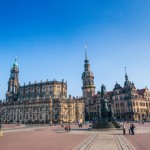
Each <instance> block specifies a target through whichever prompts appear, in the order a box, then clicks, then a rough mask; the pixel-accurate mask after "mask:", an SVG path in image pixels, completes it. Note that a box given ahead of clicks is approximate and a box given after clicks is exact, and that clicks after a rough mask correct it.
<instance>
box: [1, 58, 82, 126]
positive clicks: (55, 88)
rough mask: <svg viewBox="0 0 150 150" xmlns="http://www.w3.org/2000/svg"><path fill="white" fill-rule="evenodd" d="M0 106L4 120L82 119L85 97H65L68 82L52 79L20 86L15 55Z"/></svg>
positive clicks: (50, 121)
mask: <svg viewBox="0 0 150 150" xmlns="http://www.w3.org/2000/svg"><path fill="white" fill-rule="evenodd" d="M0 107H1V109H2V111H3V112H2V120H3V121H4V122H6V123H11V122H22V123H50V124H52V123H65V122H70V123H71V122H76V121H80V122H84V101H83V99H82V98H78V97H76V98H75V97H71V95H69V98H67V82H64V80H62V81H61V82H60V81H56V80H55V79H54V80H53V81H48V80H47V81H46V82H42V81H41V82H40V83H36V82H35V83H33V84H31V83H30V82H29V84H28V85H25V84H24V85H23V86H20V84H19V67H18V63H17V60H16V59H15V62H14V64H13V66H12V68H11V72H10V78H9V81H8V91H7V93H6V101H5V102H3V103H1V105H0Z"/></svg>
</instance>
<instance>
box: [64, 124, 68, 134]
mask: <svg viewBox="0 0 150 150" xmlns="http://www.w3.org/2000/svg"><path fill="white" fill-rule="evenodd" d="M65 132H68V125H67V124H66V125H65Z"/></svg>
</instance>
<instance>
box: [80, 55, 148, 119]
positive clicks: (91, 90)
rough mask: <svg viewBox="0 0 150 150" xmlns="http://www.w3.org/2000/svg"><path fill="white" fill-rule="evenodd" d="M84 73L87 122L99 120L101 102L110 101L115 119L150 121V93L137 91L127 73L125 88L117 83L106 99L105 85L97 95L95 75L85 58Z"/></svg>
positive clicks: (83, 89) (142, 90)
mask: <svg viewBox="0 0 150 150" xmlns="http://www.w3.org/2000/svg"><path fill="white" fill-rule="evenodd" d="M84 62H85V64H84V72H83V74H82V82H83V86H82V93H83V98H84V102H85V120H89V121H93V120H97V119H98V116H99V117H100V115H101V114H99V112H100V109H101V101H102V100H103V99H104V98H105V99H107V100H108V106H109V109H112V110H113V115H114V118H116V119H117V120H122V121H123V120H127V121H130V120H135V121H141V120H150V91H149V89H148V88H147V87H146V88H144V89H136V87H135V85H134V83H133V82H130V81H129V79H128V75H127V73H126V71H125V82H124V87H121V86H120V85H119V84H118V83H117V82H116V84H115V86H114V89H113V90H112V91H106V92H105V97H103V96H102V95H103V94H102V89H105V90H106V87H105V86H104V85H102V86H101V91H98V92H97V94H95V85H94V74H93V72H92V71H91V70H90V64H89V60H88V59H87V55H86V57H85V61H84Z"/></svg>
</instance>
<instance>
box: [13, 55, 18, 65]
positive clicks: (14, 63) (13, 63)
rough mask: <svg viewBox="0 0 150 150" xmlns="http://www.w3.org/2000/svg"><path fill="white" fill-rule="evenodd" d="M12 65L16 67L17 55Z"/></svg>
mask: <svg viewBox="0 0 150 150" xmlns="http://www.w3.org/2000/svg"><path fill="white" fill-rule="evenodd" d="M13 67H18V63H17V56H16V57H15V62H14V63H13Z"/></svg>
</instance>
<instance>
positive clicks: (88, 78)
mask: <svg viewBox="0 0 150 150" xmlns="http://www.w3.org/2000/svg"><path fill="white" fill-rule="evenodd" d="M84 63H85V64H84V72H83V74H82V81H83V86H82V95H83V98H89V97H92V96H94V95H95V86H94V75H93V72H92V71H90V64H89V60H88V59H87V53H86V49H85V61H84Z"/></svg>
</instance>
